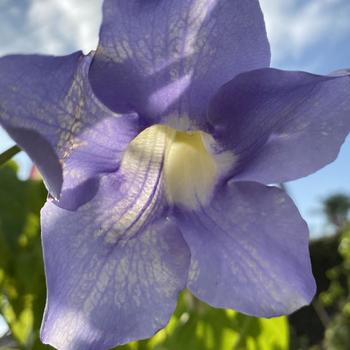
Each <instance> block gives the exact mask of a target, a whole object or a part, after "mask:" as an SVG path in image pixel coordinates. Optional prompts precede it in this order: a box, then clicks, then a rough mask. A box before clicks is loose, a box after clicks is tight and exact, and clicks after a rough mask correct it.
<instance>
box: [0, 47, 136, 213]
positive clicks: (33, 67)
mask: <svg viewBox="0 0 350 350" xmlns="http://www.w3.org/2000/svg"><path fill="white" fill-rule="evenodd" d="M91 59H92V57H91V56H83V55H82V54H81V53H80V52H78V53H75V54H72V55H69V56H65V57H48V56H37V55H32V56H8V57H4V58H1V59H0V77H1V80H0V123H1V125H3V126H4V128H5V130H7V132H8V133H9V134H10V136H11V137H12V138H13V139H14V140H15V141H16V142H17V143H18V144H19V145H20V146H21V147H22V148H23V149H24V150H25V151H27V153H28V154H29V156H30V157H31V158H32V159H33V161H34V162H35V163H36V165H37V166H38V168H39V170H40V171H41V172H42V174H43V177H44V180H45V181H46V183H47V185H48V188H49V191H50V192H51V194H52V195H53V196H54V197H55V198H59V197H60V204H59V205H60V206H62V207H65V208H67V209H75V208H76V207H78V206H79V205H81V204H82V203H84V202H86V201H87V200H88V199H90V198H91V197H92V196H93V195H94V194H95V191H96V187H97V186H96V184H97V182H95V183H92V182H93V181H92V179H94V178H95V177H96V176H98V175H99V174H100V173H105V172H111V171H115V170H116V169H117V168H118V166H119V162H120V159H121V155H122V152H123V151H124V148H125V147H126V146H127V144H128V142H129V141H130V140H131V139H132V138H133V137H134V136H135V133H136V132H137V130H136V129H137V128H136V127H135V123H136V121H137V117H136V115H135V114H129V115H118V114H115V113H113V112H111V111H110V110H109V109H108V108H106V107H105V106H103V105H102V104H101V103H100V102H99V101H98V100H97V99H96V98H95V96H94V95H93V93H92V90H91V88H90V84H89V81H88V79H87V74H88V70H89V67H90V63H91Z"/></svg>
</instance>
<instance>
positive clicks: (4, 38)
mask: <svg viewBox="0 0 350 350" xmlns="http://www.w3.org/2000/svg"><path fill="white" fill-rule="evenodd" d="M101 5H102V0H26V1H12V0H2V3H1V4H0V33H1V34H0V40H1V45H0V54H1V55H4V54H9V53H34V52H35V53H46V54H55V55H63V54H67V53H70V52H72V51H76V50H79V49H82V50H83V51H84V52H86V53H87V52H89V51H90V50H92V49H95V48H96V45H97V40H98V28H99V25H100V22H101V17H102V10H101V7H102V6H101Z"/></svg>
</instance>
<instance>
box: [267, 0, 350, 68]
mask: <svg viewBox="0 0 350 350" xmlns="http://www.w3.org/2000/svg"><path fill="white" fill-rule="evenodd" d="M261 6H262V8H263V11H264V14H265V21H266V25H267V31H268V36H269V39H270V42H271V47H272V55H273V62H274V63H276V64H280V63H281V62H284V61H285V60H288V59H289V60H298V59H299V58H301V57H302V56H303V55H304V53H305V51H306V50H307V49H308V48H310V47H314V46H315V45H319V44H325V45H324V47H325V48H326V46H327V44H329V43H330V42H331V41H332V42H339V41H342V40H344V38H346V37H349V35H350V20H349V16H350V2H349V1H348V0H308V1H305V0H283V1H276V0H261Z"/></svg>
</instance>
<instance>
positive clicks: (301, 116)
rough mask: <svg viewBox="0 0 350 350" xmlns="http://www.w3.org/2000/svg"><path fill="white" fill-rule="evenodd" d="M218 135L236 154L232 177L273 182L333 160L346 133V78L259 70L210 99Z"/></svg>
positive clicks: (349, 95) (349, 99) (349, 87)
mask: <svg viewBox="0 0 350 350" xmlns="http://www.w3.org/2000/svg"><path fill="white" fill-rule="evenodd" d="M209 114H210V117H209V118H210V122H211V124H212V126H213V128H214V135H215V137H216V139H217V140H218V141H219V142H220V143H221V144H222V145H223V146H224V147H225V148H228V149H231V150H232V151H233V152H234V153H235V155H236V156H237V158H238V166H237V167H236V168H235V171H234V172H235V174H236V179H243V180H253V181H258V182H262V183H274V182H284V181H289V180H293V179H296V178H299V177H302V176H305V175H308V174H310V173H312V172H314V171H316V170H318V169H320V168H321V167H323V166H325V165H326V164H328V163H329V162H331V161H333V160H334V159H335V158H336V156H337V154H338V152H339V149H340V146H341V144H342V143H343V142H344V140H345V137H346V135H347V134H348V133H349V131H350V79H349V77H347V76H343V77H330V76H317V75H313V74H308V73H303V72H288V71H281V70H277V69H261V70H256V71H252V72H248V73H243V74H241V75H240V76H238V77H236V78H235V79H233V80H232V81H231V82H230V83H228V84H226V85H225V86H223V87H222V88H221V89H220V91H219V92H218V94H217V95H216V96H215V98H214V99H213V100H212V102H211V107H210V112H209Z"/></svg>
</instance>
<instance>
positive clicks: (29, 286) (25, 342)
mask: <svg viewBox="0 0 350 350" xmlns="http://www.w3.org/2000/svg"><path fill="white" fill-rule="evenodd" d="M16 172H17V168H16V165H15V164H14V163H8V164H7V165H6V166H5V167H1V168H0V184H1V186H0V313H1V314H2V315H3V316H4V318H5V319H6V321H7V323H8V325H9V327H10V329H11V332H12V336H13V337H14V338H15V340H16V341H17V343H18V344H19V346H20V347H21V348H23V349H30V348H35V349H40V348H41V345H40V344H39V341H38V329H39V327H40V321H41V316H42V311H43V307H44V300H45V277H44V271H43V264H42V253H41V246H40V228H39V212H40V208H41V207H42V205H43V203H44V201H45V198H46V190H45V188H44V186H43V185H42V182H41V181H32V180H28V181H20V180H19V179H18V178H17V176H16Z"/></svg>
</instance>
